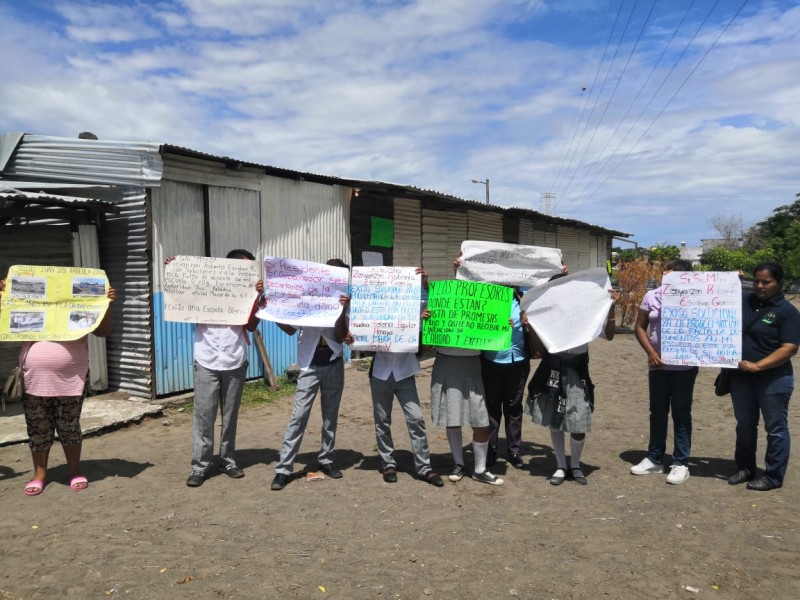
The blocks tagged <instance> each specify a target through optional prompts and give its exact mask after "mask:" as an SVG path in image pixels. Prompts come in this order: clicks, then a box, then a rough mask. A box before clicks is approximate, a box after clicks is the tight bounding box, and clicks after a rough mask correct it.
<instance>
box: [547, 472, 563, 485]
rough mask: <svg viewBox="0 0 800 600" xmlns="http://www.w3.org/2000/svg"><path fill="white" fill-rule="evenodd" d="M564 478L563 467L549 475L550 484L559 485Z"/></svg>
mask: <svg viewBox="0 0 800 600" xmlns="http://www.w3.org/2000/svg"><path fill="white" fill-rule="evenodd" d="M565 479H566V473H565V471H564V469H557V470H556V472H555V473H553V474H552V475H551V476H550V485H561V484H562V483H564V480H565Z"/></svg>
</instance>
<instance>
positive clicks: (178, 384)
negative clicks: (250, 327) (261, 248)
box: [153, 292, 349, 396]
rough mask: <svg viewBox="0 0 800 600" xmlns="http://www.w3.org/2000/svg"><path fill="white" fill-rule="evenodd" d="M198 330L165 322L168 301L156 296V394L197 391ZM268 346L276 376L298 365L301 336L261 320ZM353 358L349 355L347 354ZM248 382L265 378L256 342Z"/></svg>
mask: <svg viewBox="0 0 800 600" xmlns="http://www.w3.org/2000/svg"><path fill="white" fill-rule="evenodd" d="M194 328H195V326H194V325H193V324H191V323H170V322H167V321H164V298H163V294H162V293H161V292H158V293H155V294H153V329H154V332H153V334H154V338H155V359H156V361H155V362H156V372H155V379H156V394H157V395H158V396H164V395H166V394H174V393H177V392H188V391H191V390H193V389H194V358H193V346H194ZM258 329H259V331H260V332H261V336H262V337H263V338H264V344H265V345H266V347H267V353H268V354H269V360H270V362H271V363H272V370H273V371H274V372H275V375H276V376H278V377H279V376H281V375H283V374H284V373H285V372H286V369H287V367H289V365H291V364H293V363H296V362H297V335H296V334H295V335H294V336H288V335H286V334H285V333H284V332H283V331H281V330H280V329H279V328H278V326H277V325H275V323H272V322H270V321H261V322H260V323H259V325H258ZM346 357H347V358H349V352H348V353H347V354H346ZM248 358H249V361H250V366H249V368H248V369H247V377H248V379H252V378H258V377H263V374H264V365H263V363H262V362H261V357H260V356H259V354H258V349H257V348H256V345H255V343H253V344H251V345H250V346H249V350H248Z"/></svg>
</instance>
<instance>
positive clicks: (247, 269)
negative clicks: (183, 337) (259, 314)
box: [164, 256, 259, 325]
mask: <svg viewBox="0 0 800 600" xmlns="http://www.w3.org/2000/svg"><path fill="white" fill-rule="evenodd" d="M258 279H259V276H258V264H257V263H256V262H255V261H253V260H242V259H235V258H208V257H205V256H176V257H175V259H174V260H172V261H171V262H170V263H169V264H168V265H167V266H166V267H165V268H164V320H165V321H174V322H177V323H212V324H214V325H244V324H245V323H247V319H248V317H249V316H250V311H251V310H252V309H253V302H255V299H256V297H257V296H258V292H256V282H257V281H258Z"/></svg>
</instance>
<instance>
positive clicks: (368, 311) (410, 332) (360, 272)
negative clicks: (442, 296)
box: [350, 267, 422, 352]
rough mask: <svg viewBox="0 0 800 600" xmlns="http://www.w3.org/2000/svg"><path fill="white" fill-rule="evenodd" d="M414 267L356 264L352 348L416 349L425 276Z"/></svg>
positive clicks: (352, 301) (352, 306)
mask: <svg viewBox="0 0 800 600" xmlns="http://www.w3.org/2000/svg"><path fill="white" fill-rule="evenodd" d="M415 270H416V269H415V268H414V267H353V285H352V288H351V289H352V298H351V299H350V333H351V334H353V340H354V341H353V343H352V344H351V345H350V347H351V348H352V349H353V350H371V351H381V352H416V351H417V349H418V346H419V314H420V298H421V290H422V276H421V275H418V274H416V273H415V272H414V271H415Z"/></svg>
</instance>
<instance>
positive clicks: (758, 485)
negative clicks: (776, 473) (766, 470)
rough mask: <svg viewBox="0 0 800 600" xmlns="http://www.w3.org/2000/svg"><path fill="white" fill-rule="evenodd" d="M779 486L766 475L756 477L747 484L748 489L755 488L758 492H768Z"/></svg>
mask: <svg viewBox="0 0 800 600" xmlns="http://www.w3.org/2000/svg"><path fill="white" fill-rule="evenodd" d="M776 487H777V486H776V485H775V484H774V483H772V480H771V479H770V478H769V477H767V476H766V475H762V476H761V477H759V478H758V479H754V480H753V481H751V482H750V483H748V484H747V489H748V490H755V491H757V492H768V491H770V490H774V489H775V488H776Z"/></svg>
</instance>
